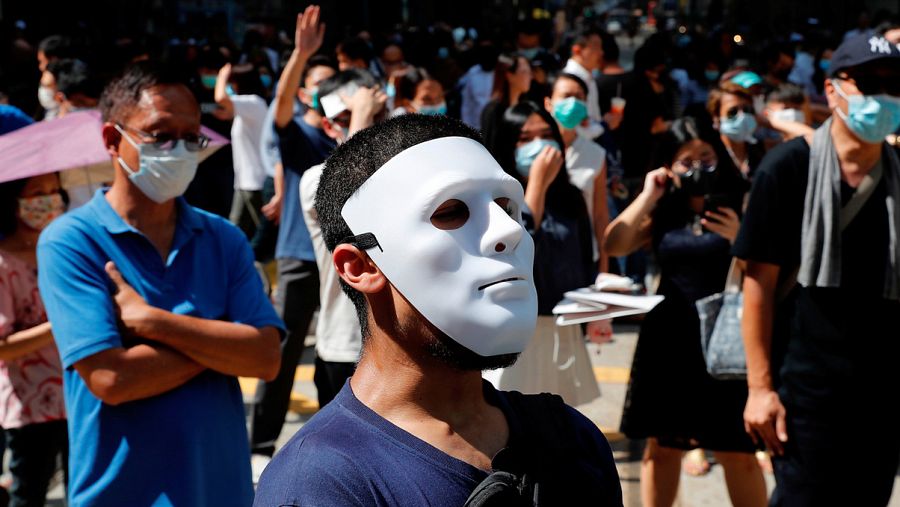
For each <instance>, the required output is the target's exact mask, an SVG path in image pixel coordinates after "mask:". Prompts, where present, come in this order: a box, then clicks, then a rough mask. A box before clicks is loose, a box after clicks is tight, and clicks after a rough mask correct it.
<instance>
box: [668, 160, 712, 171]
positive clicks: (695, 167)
mask: <svg viewBox="0 0 900 507" xmlns="http://www.w3.org/2000/svg"><path fill="white" fill-rule="evenodd" d="M675 165H677V166H680V167H683V168H684V170H685V173H686V174H693V173H694V172H695V171H699V172H713V171H715V170H716V162H715V161H712V160H691V159H683V160H676V161H675Z"/></svg>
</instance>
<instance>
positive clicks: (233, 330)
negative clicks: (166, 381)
mask: <svg viewBox="0 0 900 507" xmlns="http://www.w3.org/2000/svg"><path fill="white" fill-rule="evenodd" d="M106 272H107V274H109V277H110V279H111V280H112V281H113V283H115V284H116V288H117V289H118V291H117V292H116V297H115V299H116V304H117V305H118V307H119V312H120V318H121V319H122V322H123V323H124V324H125V327H126V328H127V329H128V331H129V332H130V333H131V334H133V335H135V336H139V337H141V338H145V339H148V340H152V341H155V342H159V343H161V344H163V345H166V346H167V347H170V348H172V349H174V350H177V351H178V352H180V353H182V354H184V355H185V356H187V357H189V358H190V359H192V360H194V361H196V362H197V363H199V364H200V365H202V366H204V367H207V368H209V369H212V370H215V371H218V372H220V373H224V374H226V375H235V376H243V377H257V378H261V379H264V380H272V379H274V378H275V375H277V374H278V367H279V366H280V363H281V349H280V336H279V333H278V330H277V329H276V328H274V327H270V326H265V327H261V328H256V327H253V326H251V325H247V324H240V323H235V322H226V321H220V320H210V319H202V318H199V317H192V316H188V315H178V314H175V313H172V312H168V311H165V310H162V309H159V308H155V307H153V306H150V305H149V304H147V302H146V301H144V299H143V298H142V297H141V296H140V295H139V294H138V293H137V292H136V291H135V290H134V289H133V288H132V287H131V286H130V285H128V283H126V282H125V280H124V279H123V278H122V275H121V273H119V270H118V269H116V267H115V264H113V263H112V262H108V263H107V264H106Z"/></svg>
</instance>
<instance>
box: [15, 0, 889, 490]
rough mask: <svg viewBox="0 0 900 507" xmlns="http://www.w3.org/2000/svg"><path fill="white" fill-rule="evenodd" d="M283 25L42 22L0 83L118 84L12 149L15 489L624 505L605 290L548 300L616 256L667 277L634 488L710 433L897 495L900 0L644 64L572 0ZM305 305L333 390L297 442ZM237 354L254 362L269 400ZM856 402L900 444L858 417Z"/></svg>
mask: <svg viewBox="0 0 900 507" xmlns="http://www.w3.org/2000/svg"><path fill="white" fill-rule="evenodd" d="M293 28H294V37H293V41H279V40H278V39H269V40H267V39H266V38H265V37H264V36H263V35H262V34H261V33H259V32H254V31H250V32H248V33H247V35H246V36H245V40H244V44H243V46H242V47H240V48H239V47H238V46H237V45H235V44H233V43H231V42H229V41H224V40H221V39H216V41H217V42H216V41H214V40H213V39H210V40H207V41H201V42H198V41H195V40H193V39H192V40H190V41H180V40H173V41H172V42H171V43H170V45H169V46H168V47H167V48H166V49H165V50H163V51H150V50H146V51H144V50H143V49H146V48H140V47H139V46H138V45H134V46H128V49H129V50H128V51H123V52H122V55H124V56H123V57H122V58H121V61H120V62H118V63H120V64H121V65H119V66H118V67H119V68H110V67H111V66H110V64H109V62H105V63H103V64H101V63H100V62H98V61H97V58H96V57H95V56H94V55H92V54H91V52H90V49H91V48H90V47H85V46H84V45H81V44H79V42H78V41H77V40H75V39H72V38H70V37H68V36H67V35H65V34H59V35H51V36H49V37H46V38H44V39H43V40H41V41H40V42H39V43H38V44H36V45H35V46H33V47H32V46H31V45H29V43H28V41H26V40H22V41H20V42H21V43H20V44H19V47H18V50H19V51H22V50H23V49H22V48H23V47H26V48H31V51H32V52H33V60H32V61H33V65H34V68H35V71H34V72H35V73H36V75H39V81H38V82H35V83H34V84H35V85H37V86H38V88H37V90H36V97H37V98H38V103H39V104H40V108H39V110H37V111H32V110H29V105H30V104H31V102H30V101H22V102H19V103H17V100H16V95H15V94H4V90H3V89H2V88H0V135H5V134H8V133H11V132H14V131H16V130H18V129H21V128H25V127H28V126H29V125H32V124H33V123H34V122H36V121H38V122H57V121H62V119H64V118H66V117H71V116H73V115H88V114H94V115H99V117H100V119H101V123H102V128H101V130H100V131H99V132H98V133H97V137H98V142H102V143H103V145H104V146H105V149H106V151H107V152H108V154H109V156H110V160H109V163H102V164H94V165H91V166H87V167H80V166H74V165H73V167H72V168H69V169H67V170H62V171H59V172H48V171H45V170H43V169H42V168H33V175H32V176H29V177H26V178H20V179H16V180H13V181H5V179H4V178H2V176H3V174H2V171H3V169H0V180H4V181H3V182H0V426H2V428H3V433H4V435H5V438H0V444H2V445H4V446H5V447H6V449H7V452H8V453H9V457H10V459H9V465H8V467H9V473H10V475H11V477H12V482H11V484H7V485H4V487H3V488H0V489H2V491H0V493H3V492H5V491H6V490H8V495H9V505H15V506H25V505H43V504H44V499H45V497H46V495H47V490H48V487H49V484H50V482H51V479H52V477H53V476H54V474H57V473H58V471H59V470H60V469H62V471H63V474H62V476H63V478H64V482H65V486H66V490H67V496H68V499H69V503H70V504H71V505H75V506H78V505H121V504H122V503H123V502H124V501H126V499H127V503H130V504H135V505H145V504H146V505H157V504H159V505H213V504H215V505H243V506H247V505H250V504H254V505H260V506H269V505H272V506H274V505H306V504H315V505H325V504H327V505H463V504H466V505H493V504H491V503H490V502H491V501H499V500H500V499H504V498H512V497H513V496H516V495H524V496H525V497H527V498H532V499H534V500H535V501H537V502H538V503H537V504H538V505H560V504H565V503H566V501H569V500H572V499H580V498H585V497H587V498H592V499H594V502H593V504H600V505H617V504H621V502H622V496H621V495H622V492H621V486H620V485H619V478H618V474H617V472H616V468H615V463H614V461H613V458H612V453H611V451H610V447H609V444H608V443H607V442H606V439H605V437H604V436H603V435H602V433H600V431H599V430H598V429H597V428H596V427H595V426H594V424H593V423H591V422H590V421H589V420H588V419H586V418H585V417H584V416H582V415H581V414H580V413H578V412H577V411H575V410H574V409H573V408H572V407H574V406H577V405H582V404H584V403H588V402H590V401H592V400H594V399H596V398H597V397H599V396H600V390H599V387H598V384H597V381H596V379H595V377H594V372H593V369H592V367H591V361H590V357H589V355H588V347H587V344H588V343H589V342H595V343H597V344H599V345H600V346H601V347H602V345H603V344H604V343H607V342H608V341H609V340H610V339H611V338H612V323H611V321H609V320H602V321H595V322H590V323H588V324H586V325H584V326H581V325H574V326H572V325H569V326H561V325H558V324H557V320H556V316H554V315H553V309H554V307H555V306H556V305H557V303H559V302H560V301H561V300H562V299H563V297H564V294H565V293H566V292H568V291H571V290H575V289H578V288H582V287H587V286H589V285H591V284H593V283H594V282H595V280H598V277H599V279H602V277H603V276H605V274H607V273H613V274H618V275H621V276H627V277H630V278H632V279H633V280H634V281H635V282H637V283H642V284H645V285H646V286H647V287H646V288H647V291H649V292H655V293H656V294H659V295H663V296H665V299H664V300H663V302H662V303H660V304H659V305H658V306H657V307H655V308H654V309H653V310H652V311H650V312H649V314H647V315H646V316H645V317H644V318H643V319H641V320H640V324H641V328H640V336H639V340H638V344H637V349H636V351H635V356H634V361H633V365H632V371H631V377H630V383H629V387H628V396H627V400H626V402H625V407H624V413H623V418H622V431H623V432H624V433H625V434H626V435H627V436H628V437H629V438H632V439H646V445H645V448H644V455H643V459H642V462H641V483H640V491H641V499H642V502H643V504H644V505H647V506H666V505H672V504H673V503H674V502H675V499H676V496H677V492H678V483H679V477H680V475H681V472H682V469H684V471H687V472H688V473H693V474H703V473H706V472H707V471H708V469H709V463H708V462H707V461H706V457H705V451H711V452H712V454H713V455H714V456H715V459H716V462H717V463H719V464H721V466H722V467H723V470H724V473H725V480H726V484H727V487H728V493H729V497H730V499H731V502H732V504H733V505H741V506H748V507H750V506H761V505H765V504H766V503H767V502H771V504H772V505H790V506H793V505H828V504H835V503H837V504H846V505H885V504H886V503H887V502H888V500H889V498H890V496H891V489H892V486H893V480H894V475H895V473H896V470H897V466H898V460H900V437H898V434H897V432H896V418H895V417H893V416H890V415H889V413H887V412H885V409H884V408H885V407H884V404H885V402H886V400H889V399H893V396H896V393H897V390H898V388H900V376H898V374H897V370H896V369H895V368H893V367H892V364H891V363H892V362H893V361H894V360H895V359H896V358H897V357H900V345H898V341H897V340H896V339H894V337H893V335H892V333H893V332H894V331H893V330H895V329H897V328H898V324H900V322H897V319H898V316H900V306H898V305H900V243H898V235H900V225H898V224H900V211H898V208H897V200H898V199H900V159H898V153H897V145H896V143H897V137H896V136H897V133H898V129H900V88H898V84H897V83H900V21H898V19H896V18H890V17H886V18H885V20H884V21H883V22H881V23H880V24H878V25H877V26H874V27H863V28H860V29H858V30H856V31H855V32H854V33H847V34H846V36H844V37H839V36H836V35H835V34H829V33H827V32H825V31H822V30H820V29H813V28H811V27H806V29H804V30H799V31H798V32H796V33H793V34H791V35H790V36H789V37H786V38H785V40H772V41H765V43H760V44H758V45H757V46H756V47H754V48H748V47H747V46H746V45H743V44H739V43H738V42H737V41H738V38H737V37H731V35H730V34H728V33H726V32H724V31H721V32H719V31H713V32H711V33H705V32H703V31H702V30H693V29H689V28H688V27H681V28H682V29H680V30H679V29H676V30H673V31H671V32H669V31H666V30H662V29H660V30H657V31H654V32H653V33H648V34H647V36H646V38H645V40H643V42H642V43H641V44H640V46H639V47H638V48H637V49H636V51H635V52H634V58H633V65H632V66H631V68H627V67H628V65H623V62H620V60H622V58H621V57H620V54H621V51H620V49H621V48H620V45H619V41H620V39H617V38H616V37H615V36H613V35H612V34H610V33H607V32H606V31H604V30H603V29H601V28H600V27H599V26H598V25H596V24H593V23H589V22H586V21H585V20H584V19H578V20H577V21H576V22H573V23H570V25H569V26H567V27H565V28H564V29H562V30H560V28H563V27H555V28H554V27H551V26H550V25H549V24H542V23H541V22H539V21H536V20H532V19H526V20H525V21H523V22H520V23H519V24H518V25H517V26H516V31H515V33H514V34H513V35H512V36H511V37H509V38H506V39H492V38H490V37H486V36H485V37H479V34H478V33H477V32H475V31H474V30H469V29H466V28H457V29H445V28H446V27H435V28H434V29H432V30H429V31H428V34H427V35H423V34H422V33H420V32H417V31H408V32H404V31H394V32H390V33H385V34H376V35H373V34H372V33H370V32H362V33H359V34H356V35H353V36H351V37H348V38H345V39H343V40H341V41H340V42H339V43H338V44H337V45H336V46H335V47H334V48H329V47H327V46H326V45H325V44H324V41H325V40H326V27H325V25H324V23H322V22H321V19H320V11H319V8H318V7H315V6H311V7H309V8H307V9H306V10H305V11H303V12H302V13H300V14H298V16H297V20H296V25H295V26H294V27H293ZM330 29H331V28H329V30H330ZM423 37H425V39H423ZM291 42H292V43H291ZM23 45H24V46H23ZM122 55H120V56H122ZM17 105H18V106H21V107H16V106H17ZM32 113H33V114H32ZM29 128H33V127H29ZM209 130H211V131H214V132H215V133H217V134H218V135H220V136H223V137H226V138H227V139H229V140H230V144H228V145H227V146H220V145H219V144H216V145H213V143H212V142H211V139H210V137H209V135H211V134H212V133H213V132H209ZM204 132H206V134H204ZM207 134H209V135H207ZM101 140H102V141H101ZM7 179H8V178H7ZM229 222H230V223H229ZM735 259H736V261H735V262H734V263H736V265H738V266H739V267H740V268H741V270H742V271H743V273H744V281H743V293H744V309H743V325H742V331H743V340H744V343H745V347H746V362H747V374H746V379H735V380H720V379H715V378H713V377H712V376H710V374H709V373H708V372H707V368H706V363H705V361H704V356H703V351H702V348H701V338H700V334H701V331H700V317H699V315H698V311H697V309H696V306H695V303H696V302H697V301H698V300H701V299H703V298H705V297H707V296H710V295H712V294H715V293H718V292H721V291H722V290H723V287H724V285H725V280H726V276H727V275H728V272H729V268H730V266H732V264H733V261H734V260H735ZM473 287H474V288H477V291H475V292H474V293H473V291H472V289H473ZM313 321H315V326H314V328H313V329H311V325H312V323H313ZM309 333H312V334H314V335H315V338H316V343H315V369H314V378H313V381H314V384H315V387H316V390H317V395H318V404H319V412H318V413H317V414H316V415H315V416H314V417H313V418H312V420H311V421H310V422H308V423H307V424H306V425H304V427H303V428H302V429H301V431H300V432H299V433H298V434H297V435H296V436H295V437H294V438H292V439H291V440H290V442H289V443H288V444H287V445H286V446H284V447H283V448H281V449H277V448H276V442H277V441H279V437H280V436H281V431H282V426H283V425H284V422H285V417H286V414H287V412H288V407H289V403H290V396H291V391H292V389H293V386H294V379H295V371H296V367H297V365H298V363H299V362H300V359H301V355H302V353H303V349H304V341H305V338H306V336H307V334H309ZM237 377H250V378H256V379H259V383H258V386H257V388H256V391H255V394H254V396H253V399H252V402H251V406H250V411H249V414H248V415H245V411H244V405H243V401H242V395H241V391H240V387H239V384H238V382H237ZM517 392H518V393H524V395H521V394H518V393H517ZM540 393H552V394H553V395H554V396H550V395H541V394H540ZM860 421H863V424H864V427H865V428H866V431H867V433H868V434H870V435H871V436H872V437H874V439H873V440H874V441H876V442H878V444H877V445H872V446H866V447H865V448H858V447H851V446H847V445H846V442H845V439H844V438H842V436H841V434H842V432H843V431H845V430H846V428H847V427H858V426H859V425H860ZM247 442H249V445H247ZM276 451H278V453H277V454H276ZM762 451H765V452H762ZM686 452H687V457H685V455H686V454H685V453H686ZM273 457H274V459H273ZM861 460H862V461H864V462H865V463H867V465H866V467H861V468H860V467H853V466H848V464H850V463H856V462H860V461H861ZM772 469H774V474H775V478H776V483H777V486H776V489H775V492H774V494H773V495H772V498H771V499H770V498H768V496H767V492H766V486H765V481H764V477H763V473H764V471H766V470H772ZM264 470H265V473H263V471H264ZM257 485H258V488H256V489H254V487H255V486H257ZM254 498H255V500H254ZM504 505H505V504H504Z"/></svg>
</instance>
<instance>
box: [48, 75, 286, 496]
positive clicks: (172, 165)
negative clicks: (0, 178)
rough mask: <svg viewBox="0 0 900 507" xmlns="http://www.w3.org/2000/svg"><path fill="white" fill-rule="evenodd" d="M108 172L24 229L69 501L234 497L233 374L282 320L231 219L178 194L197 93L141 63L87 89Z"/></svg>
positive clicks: (246, 467)
mask: <svg viewBox="0 0 900 507" xmlns="http://www.w3.org/2000/svg"><path fill="white" fill-rule="evenodd" d="M100 107H101V110H102V114H103V120H104V124H103V130H102V134H103V142H104V143H105V144H106V147H107V150H108V151H109V153H110V155H111V157H112V160H113V165H114V166H115V170H116V173H115V180H114V182H113V185H112V187H110V188H109V189H108V190H99V191H98V192H97V193H96V194H95V195H94V198H93V199H92V200H91V201H90V202H88V203H87V204H86V205H84V206H83V207H81V208H79V209H77V210H75V211H74V212H72V213H69V214H67V215H65V216H63V217H62V218H60V219H59V220H57V221H55V222H54V223H53V225H52V226H51V227H48V228H47V229H46V230H45V231H44V233H43V234H42V235H41V237H40V240H39V243H38V264H39V265H40V268H41V269H40V271H39V286H40V289H41V294H42V295H43V296H44V303H45V305H46V308H47V315H48V316H49V318H50V322H51V324H52V325H53V334H54V337H55V339H56V343H57V346H58V348H59V352H60V356H61V358H62V362H63V366H64V367H65V369H66V370H65V372H64V383H65V391H64V393H65V398H66V410H67V412H68V415H69V442H70V446H71V452H70V465H69V470H70V473H71V477H70V482H69V491H68V493H69V499H70V504H71V505H73V506H80V505H92V506H93V505H101V506H102V505H110V506H119V505H234V506H240V505H244V506H245V505H249V504H250V503H251V502H252V498H253V489H252V484H251V480H250V452H249V445H248V439H247V431H246V428H245V422H244V408H243V401H242V399H241V392H240V388H239V386H238V382H237V379H236V378H235V377H237V376H246V377H259V378H264V379H271V378H273V377H274V376H275V374H276V373H277V371H278V365H279V340H280V336H279V335H280V332H281V330H282V328H283V326H282V324H281V321H280V319H278V317H277V315H276V314H275V311H274V310H273V308H272V305H271V303H270V302H269V301H268V299H267V298H266V296H265V294H264V292H263V289H262V283H261V281H260V279H259V276H258V275H257V273H256V270H255V269H254V268H253V254H252V252H251V250H250V247H249V245H248V243H247V240H246V239H245V238H244V236H243V235H242V233H241V232H240V231H239V230H238V229H237V228H236V227H234V226H233V225H231V224H229V223H228V222H226V221H225V220H223V219H221V218H219V217H216V216H214V215H211V214H209V213H205V212H203V211H200V210H197V209H195V208H192V207H191V206H190V205H188V204H187V203H186V202H185V201H184V199H183V198H181V197H179V196H180V195H181V194H182V193H183V192H184V190H185V188H187V186H188V184H189V183H190V181H191V179H192V178H193V176H194V173H195V171H196V169H197V155H198V152H199V151H200V150H201V149H202V148H203V147H204V146H205V145H206V144H207V143H208V139H206V138H204V137H203V136H202V135H200V108H199V106H198V105H197V101H196V100H195V99H194V97H193V95H192V94H191V92H190V90H188V88H187V87H186V86H184V85H183V84H181V83H180V82H178V81H177V80H176V79H174V78H172V77H171V76H168V75H166V74H165V73H164V71H162V70H161V69H159V68H156V67H154V66H153V65H152V64H147V63H142V64H137V65H135V66H133V67H130V68H129V69H127V70H126V71H125V73H124V74H123V75H122V76H121V77H119V78H117V79H115V80H113V82H111V83H110V84H109V86H107V88H106V90H105V91H104V92H103V96H102V98H101V106H100Z"/></svg>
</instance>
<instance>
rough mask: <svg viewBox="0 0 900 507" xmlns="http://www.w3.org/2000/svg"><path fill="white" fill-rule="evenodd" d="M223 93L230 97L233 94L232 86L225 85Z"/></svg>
mask: <svg viewBox="0 0 900 507" xmlns="http://www.w3.org/2000/svg"><path fill="white" fill-rule="evenodd" d="M225 93H226V94H227V95H228V96H229V97H230V96H232V95H234V88H232V87H231V85H225Z"/></svg>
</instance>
